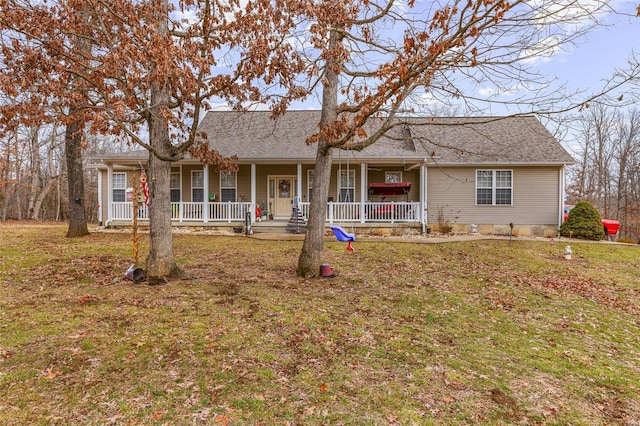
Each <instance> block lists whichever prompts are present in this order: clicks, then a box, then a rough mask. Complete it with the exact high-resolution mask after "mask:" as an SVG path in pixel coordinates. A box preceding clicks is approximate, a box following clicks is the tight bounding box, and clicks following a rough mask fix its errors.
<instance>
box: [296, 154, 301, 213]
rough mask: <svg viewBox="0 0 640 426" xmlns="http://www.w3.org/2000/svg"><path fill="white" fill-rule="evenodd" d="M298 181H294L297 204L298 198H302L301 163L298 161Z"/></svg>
mask: <svg viewBox="0 0 640 426" xmlns="http://www.w3.org/2000/svg"><path fill="white" fill-rule="evenodd" d="M297 174H298V181H297V182H296V193H297V195H296V197H297V202H298V205H300V200H302V163H298V172H297Z"/></svg>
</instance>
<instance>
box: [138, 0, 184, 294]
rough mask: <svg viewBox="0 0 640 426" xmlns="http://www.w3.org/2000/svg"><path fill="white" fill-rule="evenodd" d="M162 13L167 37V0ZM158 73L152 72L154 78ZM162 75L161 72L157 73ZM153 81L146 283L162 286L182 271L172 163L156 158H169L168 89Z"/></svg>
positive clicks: (160, 28)
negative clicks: (178, 258)
mask: <svg viewBox="0 0 640 426" xmlns="http://www.w3.org/2000/svg"><path fill="white" fill-rule="evenodd" d="M158 4H159V6H160V9H159V13H161V14H162V15H161V19H159V25H158V32H159V33H160V34H163V35H167V34H168V33H169V29H168V23H167V19H168V18H167V15H166V13H165V12H166V11H167V10H168V4H167V0H159V2H158ZM157 72H158V70H157V69H154V71H153V74H156V73H157ZM160 72H161V73H162V72H164V71H160ZM155 77H156V79H157V80H156V81H154V82H152V84H151V99H150V101H151V107H150V108H149V112H150V118H149V119H148V123H149V144H150V145H151V147H152V148H153V149H154V150H155V151H156V153H157V154H154V153H153V152H150V153H149V165H148V168H149V170H148V173H147V178H148V179H149V182H150V186H151V188H150V194H149V196H150V205H149V237H150V243H151V244H150V248H149V256H148V257H147V262H146V263H147V264H146V267H147V276H148V277H149V283H150V284H153V283H159V282H162V278H163V277H180V276H182V271H181V270H180V269H179V268H178V265H177V264H176V259H175V254H174V252H173V236H172V234H171V197H170V194H171V189H170V187H171V184H170V178H171V161H165V160H161V159H160V158H158V156H161V157H164V158H171V157H172V155H171V154H172V153H171V140H170V138H169V123H168V120H167V118H166V115H165V112H166V109H167V108H168V107H169V103H170V97H169V85H168V82H167V79H166V77H164V78H162V77H159V76H155Z"/></svg>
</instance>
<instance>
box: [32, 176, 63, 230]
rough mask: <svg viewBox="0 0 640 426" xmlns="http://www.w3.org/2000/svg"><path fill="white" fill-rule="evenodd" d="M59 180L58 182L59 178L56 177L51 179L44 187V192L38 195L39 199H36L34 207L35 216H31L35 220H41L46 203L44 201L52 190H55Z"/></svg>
mask: <svg viewBox="0 0 640 426" xmlns="http://www.w3.org/2000/svg"><path fill="white" fill-rule="evenodd" d="M57 180H58V176H54V177H52V178H51V179H49V181H48V182H47V184H46V185H45V186H44V188H43V189H42V191H40V194H38V197H37V198H36V200H35V203H34V205H33V215H32V216H31V218H32V219H33V220H40V210H42V203H44V200H45V199H46V198H47V195H49V193H50V192H51V190H52V189H53V188H54V185H55V184H56V181H57Z"/></svg>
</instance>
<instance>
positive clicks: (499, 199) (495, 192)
mask: <svg viewBox="0 0 640 426" xmlns="http://www.w3.org/2000/svg"><path fill="white" fill-rule="evenodd" d="M476 204H477V205H481V206H510V205H512V204H513V171H511V170H476Z"/></svg>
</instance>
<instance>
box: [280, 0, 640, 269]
mask: <svg viewBox="0 0 640 426" xmlns="http://www.w3.org/2000/svg"><path fill="white" fill-rule="evenodd" d="M291 3H292V4H291V5H290V7H289V8H288V10H292V11H293V12H292V13H300V15H298V18H297V19H298V20H299V21H300V22H304V23H305V24H304V25H303V24H301V25H300V27H299V28H301V31H300V33H298V34H297V37H295V39H296V40H298V46H299V49H300V51H301V52H304V55H305V57H306V59H307V65H308V67H307V69H306V74H305V75H304V77H303V81H304V87H306V88H308V89H309V90H315V89H318V91H319V92H320V97H321V103H322V115H321V121H320V123H318V129H317V132H316V133H315V134H314V135H313V136H312V137H310V138H309V140H307V143H316V144H317V154H316V166H315V171H314V188H313V191H314V196H313V199H312V200H311V206H310V212H309V223H308V231H307V234H306V237H305V241H304V245H303V248H302V251H301V254H300V257H299V261H298V268H297V272H298V274H299V275H301V276H306V277H310V276H316V275H317V274H318V272H319V267H320V265H321V263H322V249H323V233H324V232H323V231H324V225H325V223H324V222H325V210H326V206H325V205H324V200H326V199H327V194H328V186H329V177H330V171H331V152H332V150H334V149H349V150H362V149H364V148H366V147H368V146H369V145H371V144H373V143H375V142H376V141H377V140H379V139H380V137H381V136H382V135H384V134H385V133H387V132H388V131H389V130H390V129H392V128H393V127H394V126H396V125H399V124H400V123H401V120H398V119H397V118H398V115H400V114H407V113H413V112H417V110H418V105H419V104H420V102H419V100H420V99H429V100H430V101H438V102H441V103H444V104H456V103H458V104H462V105H463V106H464V109H465V110H466V112H467V113H469V114H485V115H486V113H487V112H490V111H491V109H492V106H493V107H495V106H496V105H505V104H509V105H511V106H513V107H514V108H512V111H517V113H526V114H531V113H536V112H552V111H554V112H560V111H563V110H568V109H572V108H575V107H578V106H579V105H586V104H587V102H588V101H589V100H590V99H593V98H594V97H598V96H602V95H604V94H606V93H608V92H610V91H612V90H614V89H615V88H617V87H619V86H620V85H621V84H624V83H625V82H626V81H628V80H630V79H632V78H633V77H634V76H636V77H637V75H638V65H637V62H635V63H633V64H632V65H631V66H630V68H629V69H628V70H622V71H621V72H620V73H619V74H618V75H615V76H613V75H612V76H609V81H608V82H607V83H605V84H603V86H602V87H600V88H597V89H596V88H589V89H593V90H592V91H591V92H588V91H585V92H582V93H580V92H574V93H568V92H567V91H566V90H563V85H562V82H558V83H553V82H552V81H551V80H552V79H551V78H545V76H544V75H541V74H538V73H536V72H534V71H532V69H533V68H531V63H532V61H534V60H535V59H536V58H540V57H545V56H551V55H553V54H554V53H555V52H557V51H558V50H559V49H562V48H564V47H566V46H569V45H571V44H573V43H579V42H580V41H581V40H582V39H583V37H584V36H585V34H587V33H588V32H589V31H590V30H591V29H593V28H594V27H596V26H597V24H598V18H599V15H600V14H601V13H604V12H610V11H611V10H610V9H609V7H610V5H609V3H610V2H607V1H580V0H565V1H558V2H548V1H531V0H527V1H525V0H514V1H505V0H464V1H459V0H451V1H440V2H432V1H426V2H419V1H413V0H410V1H408V2H396V1H393V0H388V1H383V2H375V1H370V0H356V1H349V2H344V1H319V2H313V3H310V4H307V5H306V7H304V8H296V4H297V3H298V2H291ZM300 41H301V42H300ZM480 88H483V89H486V90H484V91H483V92H480V91H479V90H478V89H480ZM480 93H485V94H484V95H482V94H480ZM486 93H489V94H486ZM427 123H428V122H425V124H427ZM365 129H368V130H365Z"/></svg>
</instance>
